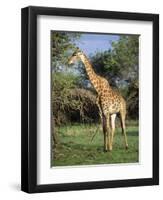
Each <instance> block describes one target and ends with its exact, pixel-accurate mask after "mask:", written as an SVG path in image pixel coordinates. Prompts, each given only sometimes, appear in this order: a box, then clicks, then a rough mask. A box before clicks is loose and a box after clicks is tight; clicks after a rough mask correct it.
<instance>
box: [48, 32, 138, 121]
mask: <svg viewBox="0 0 163 200" xmlns="http://www.w3.org/2000/svg"><path fill="white" fill-rule="evenodd" d="M80 36H81V34H77V33H66V32H52V36H51V39H52V108H53V109H52V111H53V115H54V120H55V123H56V124H58V125H60V124H62V123H67V122H68V123H70V122H92V121H93V122H95V121H97V120H98V118H99V116H98V109H97V106H96V104H95V100H96V93H95V91H94V90H93V88H92V86H91V85H90V82H89V79H88V77H87V75H86V72H85V69H84V66H83V64H81V63H78V65H77V66H76V67H75V66H73V67H70V66H69V67H68V65H67V60H68V58H69V56H70V55H71V54H72V52H73V51H74V50H75V48H76V43H75V41H77V40H80ZM138 41H139V40H138V36H134V35H132V36H120V37H119V40H117V41H116V42H113V43H112V48H111V49H109V47H108V50H107V51H104V52H96V53H95V54H94V55H91V56H90V57H89V58H90V60H91V62H92V64H93V67H94V69H95V71H96V73H97V74H99V75H101V76H103V77H105V78H106V79H107V80H108V81H109V83H110V84H111V85H112V86H113V87H115V88H116V89H118V90H120V92H121V93H122V94H123V96H124V98H125V99H126V101H127V111H128V117H130V118H136V119H137V118H138V109H139V106H138V105H139V84H138V68H139V63H138V50H139V42H138Z"/></svg>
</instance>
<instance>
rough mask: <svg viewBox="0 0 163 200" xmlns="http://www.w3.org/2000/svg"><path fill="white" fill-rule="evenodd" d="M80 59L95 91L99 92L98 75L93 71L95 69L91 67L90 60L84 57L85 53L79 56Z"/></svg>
mask: <svg viewBox="0 0 163 200" xmlns="http://www.w3.org/2000/svg"><path fill="white" fill-rule="evenodd" d="M80 59H81V61H82V62H83V64H84V66H85V69H86V72H87V75H88V77H89V80H90V81H91V83H92V85H93V87H94V88H95V90H96V91H97V92H99V85H98V76H97V74H96V73H95V71H94V70H93V68H92V65H91V63H90V61H89V60H88V58H87V57H86V55H84V54H82V55H81V56H80Z"/></svg>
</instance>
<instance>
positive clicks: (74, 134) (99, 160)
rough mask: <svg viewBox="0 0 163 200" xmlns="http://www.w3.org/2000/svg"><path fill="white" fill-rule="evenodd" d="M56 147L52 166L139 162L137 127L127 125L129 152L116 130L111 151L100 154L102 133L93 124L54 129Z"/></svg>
mask: <svg viewBox="0 0 163 200" xmlns="http://www.w3.org/2000/svg"><path fill="white" fill-rule="evenodd" d="M57 132H58V140H59V142H58V144H57V146H56V148H55V150H54V152H55V153H54V158H53V160H52V166H72V165H90V164H109V163H134V162H138V125H137V123H135V122H131V123H129V124H128V125H127V136H128V144H129V149H128V150H126V149H125V148H124V138H123V137H122V134H121V129H120V128H116V132H115V137H114V145H113V151H112V152H103V133H102V129H101V127H100V126H99V125H98V124H96V125H93V124H91V125H84V124H83V125H81V124H74V125H71V126H70V125H69V126H62V127H60V128H57Z"/></svg>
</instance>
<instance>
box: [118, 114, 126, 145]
mask: <svg viewBox="0 0 163 200" xmlns="http://www.w3.org/2000/svg"><path fill="white" fill-rule="evenodd" d="M125 118H126V112H124V111H120V120H121V127H122V134H123V136H124V142H125V148H126V149H128V142H127V135H126V126H125Z"/></svg>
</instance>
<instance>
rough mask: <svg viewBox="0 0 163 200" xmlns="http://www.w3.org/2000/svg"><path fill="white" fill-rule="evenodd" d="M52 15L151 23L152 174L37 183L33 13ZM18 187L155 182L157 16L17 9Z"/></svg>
mask: <svg viewBox="0 0 163 200" xmlns="http://www.w3.org/2000/svg"><path fill="white" fill-rule="evenodd" d="M38 15H49V16H50V15H56V16H71V17H88V18H104V19H123V20H139V21H151V22H152V23H153V177H152V178H141V179H128V180H113V181H95V182H77V183H63V184H47V185H38V184H37V16H38ZM21 19H22V20H21V37H22V38H21V69H22V71H21V73H22V74H21V77H22V81H21V98H22V101H21V102H22V104H21V190H22V191H25V192H28V193H36V192H54V191H68V190H83V189H100V188H115V187H130V186H147V185H158V184H159V15H158V14H144V13H128V12H113V11H99V10H82V9H66V8H50V7H35V6H30V7H26V8H23V9H22V12H21Z"/></svg>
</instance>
